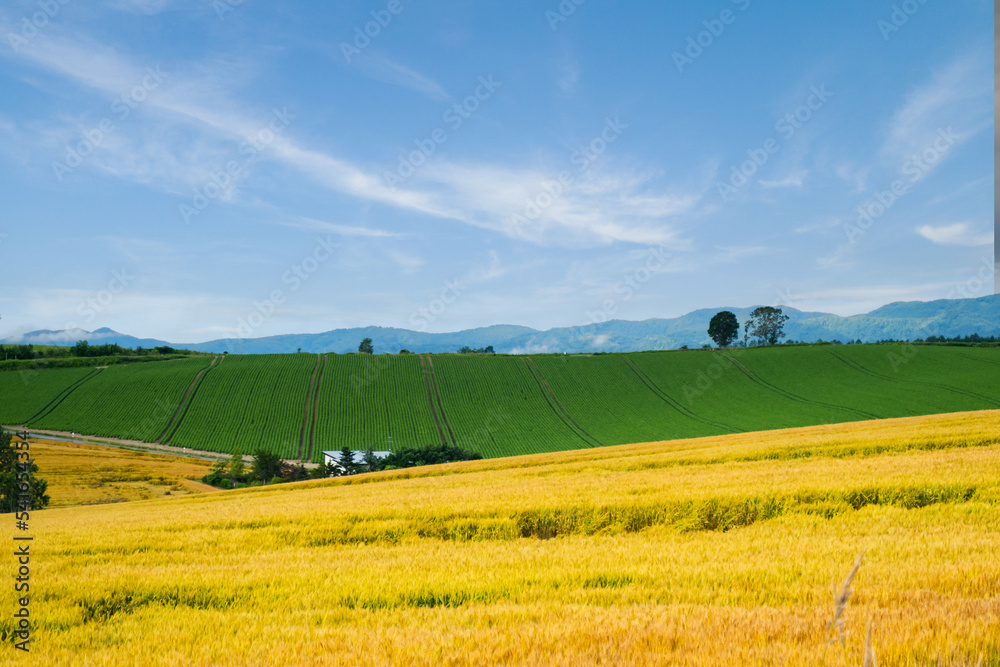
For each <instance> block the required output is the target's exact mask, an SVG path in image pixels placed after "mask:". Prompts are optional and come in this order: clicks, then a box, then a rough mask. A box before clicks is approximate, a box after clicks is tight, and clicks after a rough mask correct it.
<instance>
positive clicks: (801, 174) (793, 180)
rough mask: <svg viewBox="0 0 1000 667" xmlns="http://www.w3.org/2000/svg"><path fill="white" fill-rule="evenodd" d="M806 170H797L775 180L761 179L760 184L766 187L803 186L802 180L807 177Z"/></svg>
mask: <svg viewBox="0 0 1000 667" xmlns="http://www.w3.org/2000/svg"><path fill="white" fill-rule="evenodd" d="M806 173H807V172H805V171H796V172H793V173H791V174H789V175H788V176H785V177H784V178H782V179H778V180H774V181H765V180H761V181H760V184H761V185H762V186H763V187H765V188H768V189H770V188H801V187H802V182H803V180H804V179H805V177H806Z"/></svg>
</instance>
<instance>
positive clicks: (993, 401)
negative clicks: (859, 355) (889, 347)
mask: <svg viewBox="0 0 1000 667" xmlns="http://www.w3.org/2000/svg"><path fill="white" fill-rule="evenodd" d="M827 352H829V353H830V354H832V355H833V356H834V357H836V358H837V359H840V360H841V361H842V362H844V363H845V364H847V366H848V368H853V369H854V370H856V371H858V372H861V373H864V374H865V375H868V376H870V377H874V378H880V379H882V380H889V381H890V382H906V383H908V384H915V385H923V386H925V387H937V388H938V389H944V390H945V391H950V392H953V393H955V394H959V395H960V396H965V397H966V398H977V399H979V400H981V401H986V402H987V403H990V404H992V405H994V406H998V407H1000V403H998V402H997V400H996V399H995V398H990V397H988V396H983V395H982V394H977V393H975V392H973V391H966V390H964V389H959V388H958V387H951V386H948V385H946V384H938V383H937V382H928V381H927V380H910V379H908V378H894V377H890V376H888V375H882V374H881V373H879V372H878V371H874V370H872V369H870V368H868V367H867V366H864V365H862V364H860V363H858V362H857V361H854V360H853V359H848V358H847V357H845V356H842V355H840V354H839V353H837V352H834V351H833V350H827Z"/></svg>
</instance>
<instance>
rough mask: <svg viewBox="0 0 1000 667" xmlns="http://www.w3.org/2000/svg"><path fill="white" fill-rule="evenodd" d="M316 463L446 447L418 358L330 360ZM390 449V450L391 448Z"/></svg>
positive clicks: (354, 356)
mask: <svg viewBox="0 0 1000 667" xmlns="http://www.w3.org/2000/svg"><path fill="white" fill-rule="evenodd" d="M326 359H327V363H326V369H325V371H324V372H323V378H322V383H321V384H320V387H319V395H318V400H317V406H316V428H315V429H314V435H313V443H312V444H313V447H312V455H313V460H317V461H318V460H319V459H320V456H321V454H320V452H322V451H323V450H329V449H340V448H342V447H350V448H351V449H368V448H371V449H375V450H390V449H392V448H394V447H405V446H409V447H414V446H419V445H427V444H433V443H435V442H441V435H440V433H439V431H438V428H437V425H436V423H435V421H434V417H435V413H434V412H432V408H431V404H430V401H429V399H428V396H427V388H426V384H425V382H424V375H423V370H422V368H421V360H420V358H418V357H417V356H416V355H403V356H391V355H376V356H370V355H359V354H351V355H336V354H331V355H326ZM390 443H391V444H390Z"/></svg>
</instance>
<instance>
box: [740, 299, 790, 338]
mask: <svg viewBox="0 0 1000 667" xmlns="http://www.w3.org/2000/svg"><path fill="white" fill-rule="evenodd" d="M786 321H788V315H783V314H782V313H781V308H772V307H771V306H761V307H760V308H757V309H755V310H754V311H753V312H752V313H750V319H749V320H747V323H746V331H747V333H748V334H749V335H750V336H753V337H754V338H755V339H756V343H757V344H758V345H777V344H778V341H779V340H781V339H782V338H784V337H785V322H786Z"/></svg>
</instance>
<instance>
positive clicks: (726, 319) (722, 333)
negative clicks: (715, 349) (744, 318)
mask: <svg viewBox="0 0 1000 667" xmlns="http://www.w3.org/2000/svg"><path fill="white" fill-rule="evenodd" d="M708 335H709V336H711V338H712V340H714V341H715V344H716V345H717V346H719V347H729V346H730V345H732V344H733V342H734V341H735V340H736V339H737V338H739V335H740V323H739V322H738V321H737V319H736V315H734V314H733V313H731V312H729V311H728V310H723V311H722V312H719V313H716V314H715V315H714V316H713V317H712V321H711V322H709V323H708Z"/></svg>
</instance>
